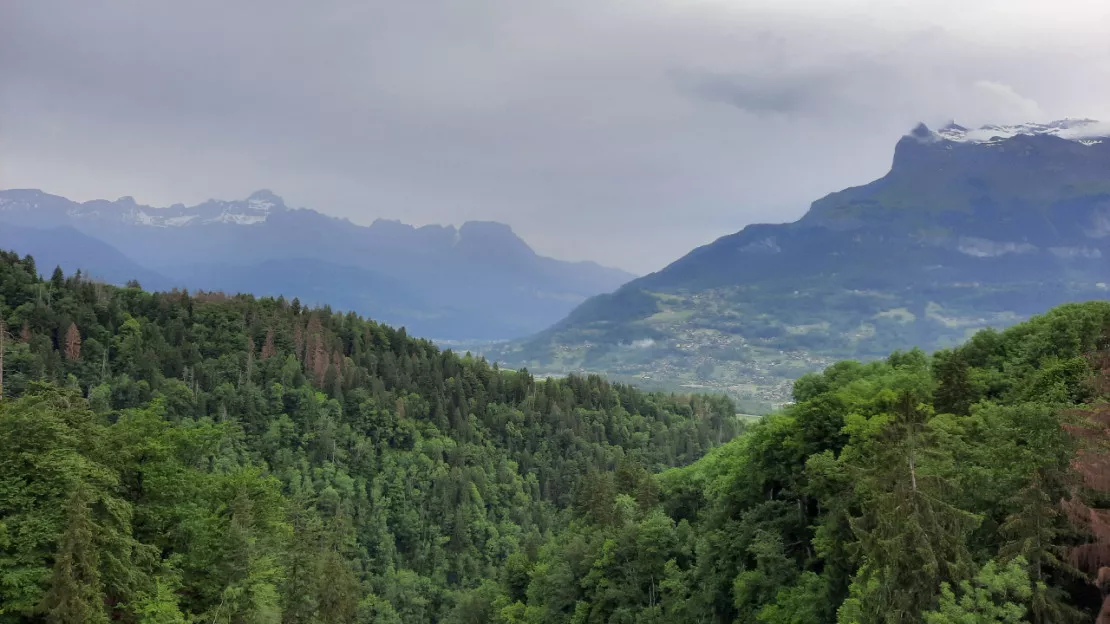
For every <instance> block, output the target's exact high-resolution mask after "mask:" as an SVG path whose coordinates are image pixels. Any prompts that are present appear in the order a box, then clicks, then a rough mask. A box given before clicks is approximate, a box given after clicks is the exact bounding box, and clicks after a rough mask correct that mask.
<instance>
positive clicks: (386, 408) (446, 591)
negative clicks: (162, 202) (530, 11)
mask: <svg viewBox="0 0 1110 624" xmlns="http://www.w3.org/2000/svg"><path fill="white" fill-rule="evenodd" d="M0 318H2V319H3V320H4V323H5V326H6V327H7V335H8V338H7V339H6V341H5V345H4V348H3V349H2V350H0V352H3V353H4V360H3V371H4V376H3V395H2V396H3V398H2V400H0V439H2V440H3V444H2V445H0V622H13V623H14V622H20V623H22V622H42V621H46V622H62V623H76V622H108V621H121V622H136V623H157V624H162V623H167V624H169V623H180V622H226V623H256V622H257V623H264V622H273V623H278V622H281V623H287V622H288V623H299V622H358V623H369V622H373V623H394V624H395V623H398V622H402V623H406V624H407V623H416V622H444V623H474V624H477V623H484V622H494V623H498V624H593V623H597V624H601V623H605V624H618V623H627V624H632V623H643V622H647V623H651V622H659V623H662V622H667V623H679V624H685V623H689V624H694V623H698V624H708V623H713V624H726V623H734V622H739V623H756V622H763V623H768V624H820V623H832V622H837V623H843V624H871V623H884V624H886V623H900V624H904V623H917V622H922V623H925V624H947V623H958V624H972V623H974V624H979V623H1011V622H1035V623H1048V622H1053V623H1055V622H1069V621H1077V622H1082V621H1092V620H1094V619H1095V617H1096V614H1097V613H1098V612H1099V609H1100V608H1101V605H1102V604H1103V602H1104V599H1105V597H1106V595H1107V593H1108V591H1110V586H1108V585H1107V584H1106V583H1105V580H1104V579H1106V578H1107V576H1108V572H1110V568H1108V567H1107V564H1110V479H1108V478H1107V472H1106V470H1107V468H1106V467H1107V466H1110V408H1108V407H1107V402H1106V401H1107V398H1108V397H1110V333H1108V332H1110V303H1107V302H1093V303H1088V304H1070V305H1066V306H1063V307H1060V308H1057V309H1055V310H1053V311H1051V312H1050V313H1048V314H1045V315H1043V316H1039V317H1035V318H1034V319H1033V320H1031V321H1028V322H1026V323H1024V324H1021V325H1018V326H1015V327H1013V328H1010V329H1008V330H1006V331H1003V332H995V331H990V330H988V331H983V332H980V333H978V334H977V335H975V337H974V338H972V339H971V340H970V341H968V342H967V343H966V344H964V345H962V346H960V347H958V348H955V349H952V350H944V351H940V352H937V353H935V354H933V355H926V354H925V353H923V352H921V351H909V352H899V353H895V354H893V355H891V356H889V357H888V358H886V359H884V360H881V361H875V362H871V363H866V364H861V363H858V362H850V361H849V362H841V363H838V364H835V365H833V366H832V367H830V368H828V369H827V370H825V371H824V372H822V373H820V374H812V375H808V376H805V377H803V378H801V379H800V380H798V381H797V383H796V384H795V386H794V398H795V402H794V403H793V404H792V405H790V406H788V407H787V408H785V409H784V410H782V411H780V412H778V413H775V414H773V415H770V416H768V417H766V418H764V419H763V420H762V421H761V422H759V423H758V424H756V425H754V426H752V427H750V428H749V429H748V430H747V431H744V432H743V433H742V435H739V436H738V437H734V434H736V433H737V432H738V426H737V424H736V421H735V420H734V414H733V407H732V405H731V404H730V403H729V402H728V400H727V399H723V398H709V397H704V396H700V397H678V396H672V395H663V394H643V393H640V392H638V391H636V390H634V389H632V388H629V387H625V386H620V385H611V384H609V383H607V382H606V381H604V380H603V379H600V378H597V377H586V378H583V377H570V378H567V379H565V380H546V381H538V380H536V379H534V378H533V377H531V376H530V375H529V374H528V373H526V372H523V371H521V372H510V371H503V370H498V369H497V368H496V367H495V366H491V365H488V364H487V363H486V362H484V361H483V360H480V359H474V358H470V357H458V356H456V355H454V354H452V353H450V352H441V351H439V350H437V349H436V348H435V347H434V346H432V345H431V344H430V343H428V342H426V341H421V340H415V339H412V338H410V337H408V336H406V335H405V333H404V331H402V330H393V329H390V328H388V327H385V326H382V325H379V324H376V323H373V322H371V321H367V320H363V319H361V318H358V317H356V316H354V315H336V314H332V313H330V312H329V311H328V310H326V309H317V310H307V309H303V308H302V307H301V306H300V305H299V304H298V302H296V301H293V302H286V301H283V300H281V299H276V300H275V299H254V298H251V297H247V296H236V297H228V296H225V295H221V294H200V293H198V294H193V295H189V294H185V293H178V292H175V293H164V294H152V293H148V292H144V291H142V290H141V289H139V288H137V287H136V288H124V289H116V288H112V287H107V286H103V285H101V284H97V283H93V282H90V281H88V280H85V279H83V278H81V277H80V276H71V277H66V276H64V275H63V274H62V273H61V272H60V271H57V272H55V273H54V275H53V277H52V278H51V279H49V280H42V279H40V278H39V277H38V276H37V269H36V267H35V266H34V263H33V260H31V259H29V258H23V259H21V258H19V257H17V256H14V255H4V256H2V261H0ZM706 453H708V454H706ZM703 455H704V457H702V456H703ZM699 457H700V459H699ZM653 473H654V474H653ZM1107 616H1110V612H1108V613H1107V614H1105V615H1104V617H1107Z"/></svg>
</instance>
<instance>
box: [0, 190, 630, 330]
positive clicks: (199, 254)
mask: <svg viewBox="0 0 1110 624" xmlns="http://www.w3.org/2000/svg"><path fill="white" fill-rule="evenodd" d="M59 228H61V229H59ZM3 230H6V232H7V234H5V233H4V231H3ZM17 230H18V231H19V232H21V233H20V234H18V235H17V234H16V232H17ZM47 232H53V234H48V233H47ZM78 239H80V240H81V242H80V243H76V242H74V241H76V240H78ZM53 241H57V242H53ZM0 244H3V245H4V246H5V247H7V248H12V249H14V250H16V251H18V252H20V253H28V252H29V251H32V250H31V248H30V247H31V246H33V247H34V249H33V251H34V252H35V253H34V255H35V257H36V258H40V259H41V261H42V262H43V263H45V264H49V265H50V267H49V268H52V267H53V266H54V264H61V265H62V266H63V267H64V268H66V269H68V270H70V271H72V270H75V269H78V268H81V269H85V270H86V271H88V272H91V273H92V274H94V275H97V276H99V277H101V278H103V279H105V280H107V281H113V282H123V281H127V280H128V279H131V278H139V279H140V281H141V282H142V283H143V285H144V286H148V287H150V288H166V287H171V286H178V287H186V288H203V289H221V290H228V291H243V292H252V293H255V294H258V295H279V294H283V295H286V296H287V297H290V298H292V297H300V298H301V299H302V300H304V301H305V302H306V303H310V302H311V303H320V304H324V303H327V304H330V305H332V306H333V307H335V308H337V309H343V310H353V311H357V312H360V313H364V314H368V315H371V316H372V317H374V318H375V319H378V320H381V321H384V322H388V323H390V324H393V325H398V326H405V327H406V328H407V329H408V330H409V331H410V332H412V333H415V334H417V335H421V336H428V337H432V338H442V339H455V340H475V339H504V338H513V337H518V336H523V335H527V334H529V333H533V332H536V331H539V330H541V329H543V328H544V327H547V326H548V325H550V324H551V323H554V322H555V321H557V320H559V319H560V318H562V317H563V316H565V315H566V314H567V313H568V312H569V311H570V310H572V309H573V308H574V306H575V305H577V304H579V303H581V302H583V301H584V300H585V299H586V298H587V297H590V296H592V295H596V294H599V293H604V292H610V291H612V290H614V289H616V288H617V287H618V286H620V285H621V284H623V283H625V282H627V281H628V280H630V279H632V278H633V277H634V276H632V275H630V274H628V273H625V272H623V271H620V270H617V269H609V268H606V267H602V266H599V265H596V264H593V263H589V262H562V261H559V260H554V259H552V258H545V257H543V256H539V255H537V254H536V253H535V252H534V251H532V249H531V248H530V247H529V246H528V244H527V243H525V242H524V241H523V240H521V239H520V238H519V237H518V236H517V235H516V234H515V233H514V232H513V231H512V229H511V228H510V227H509V226H508V225H504V224H501V223H489V222H469V223H465V224H463V225H462V226H461V227H458V228H455V227H452V226H436V225H433V226H425V227H413V226H411V225H406V224H404V223H400V222H397V221H384V220H379V221H375V222H374V223H373V224H371V225H370V226H367V227H363V226H359V225H355V224H353V223H351V222H350V221H346V220H342V219H335V218H331V217H328V216H325V215H323V214H321V213H319V212H316V211H313V210H306V209H293V208H290V207H288V206H286V205H285V202H283V201H282V199H281V198H280V197H278V196H277V195H275V194H273V193H272V192H270V191H266V190H262V191H258V192H256V193H254V194H252V195H251V196H250V197H248V198H246V199H243V200H237V201H222V200H209V201H207V202H204V203H202V204H199V205H196V206H184V205H181V204H177V205H174V206H171V207H169V208H152V207H150V206H143V205H139V204H137V203H136V202H135V200H134V199H132V198H130V197H123V198H120V199H118V200H116V201H106V200H95V201H90V202H84V203H76V202H72V201H69V200H68V199H66V198H64V197H58V196H56V195H50V194H47V193H44V192H42V191H38V190H8V191H0ZM105 249H107V250H111V251H112V253H108V252H106V251H104V250H105ZM97 250H99V251H97ZM45 264H44V265H45Z"/></svg>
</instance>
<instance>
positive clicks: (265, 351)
mask: <svg viewBox="0 0 1110 624" xmlns="http://www.w3.org/2000/svg"><path fill="white" fill-rule="evenodd" d="M274 355H275V351H274V328H273V327H271V328H270V329H268V330H266V340H265V342H263V343H262V353H261V354H260V355H259V359H263V360H266V359H269V358H272V357H274Z"/></svg>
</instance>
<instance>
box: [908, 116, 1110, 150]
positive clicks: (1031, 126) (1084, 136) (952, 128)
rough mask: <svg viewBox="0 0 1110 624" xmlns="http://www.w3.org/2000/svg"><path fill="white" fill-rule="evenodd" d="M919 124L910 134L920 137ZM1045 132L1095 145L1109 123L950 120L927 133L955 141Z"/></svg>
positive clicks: (1106, 133)
mask: <svg viewBox="0 0 1110 624" xmlns="http://www.w3.org/2000/svg"><path fill="white" fill-rule="evenodd" d="M920 128H921V126H918V128H916V129H915V130H914V132H913V136H915V137H918V138H922V137H921V135H920V130H919V129H920ZM1041 134H1048V135H1052V136H1055V137H1059V138H1061V139H1067V140H1069V141H1075V142H1077V143H1081V144H1083V145H1095V144H1097V143H1101V142H1102V139H1104V138H1106V137H1108V136H1110V123H1104V122H1100V121H1096V120H1094V119H1059V120H1057V121H1050V122H1048V123H1024V124H1013V125H1001V126H999V125H992V124H988V125H985V126H981V127H979V128H975V129H969V128H965V127H963V126H961V125H959V124H956V123H950V124H948V125H947V126H944V127H943V128H941V129H940V130H937V131H935V132H932V133H930V136H929V137H928V138H929V139H932V140H943V141H952V142H954V143H997V142H999V141H1004V140H1006V139H1009V138H1013V137H1015V136H1018V135H1041Z"/></svg>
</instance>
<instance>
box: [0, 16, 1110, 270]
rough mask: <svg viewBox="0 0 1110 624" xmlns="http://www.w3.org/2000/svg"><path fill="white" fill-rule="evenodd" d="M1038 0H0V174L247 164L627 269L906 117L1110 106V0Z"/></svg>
mask: <svg viewBox="0 0 1110 624" xmlns="http://www.w3.org/2000/svg"><path fill="white" fill-rule="evenodd" d="M1063 5H1065V6H1061V5H1060V3H1055V4H1053V5H1052V7H1047V6H1045V3H1042V2H1036V1H1034V0H1007V1H1005V2H1004V1H1002V0H981V1H979V2H975V3H967V2H961V3H957V2H955V1H954V0H934V1H932V2H929V3H924V2H920V1H918V0H888V1H879V0H829V1H825V2H816V1H815V0H797V1H795V2H777V1H772V0H762V1H760V2H745V3H736V2H726V1H725V0H720V1H717V0H702V1H701V2H680V1H679V0H645V1H643V2H621V1H619V0H600V1H599V0H535V1H532V2H518V1H515V0H473V1H470V0H423V1H421V2H386V1H384V0H374V1H369V2H356V1H354V0H350V1H340V0H327V1H324V2H318V3H305V2H299V1H296V2H293V1H266V2H262V1H256V0H251V1H246V0H241V1H238V2H222V1H215V0H195V1H193V2H187V3H186V2H179V3H159V2H146V1H143V0H132V1H124V0H108V1H106V2H97V3H74V2H64V1H61V0H39V1H36V2H32V3H8V4H6V5H5V6H4V8H3V9H0V187H21V186H33V187H41V188H43V189H45V190H49V191H52V192H56V193H60V194H65V195H69V196H72V197H74V198H76V199H91V198H94V197H117V196H120V195H134V196H135V197H136V198H137V199H138V200H140V201H144V202H147V203H152V204H156V205H168V204H171V203H175V202H178V201H182V202H195V201H201V200H203V199H206V198H208V197H213V196H215V197H241V196H245V195H246V194H247V193H249V192H250V191H252V190H254V189H256V188H261V187H266V188H272V189H274V190H275V191H277V192H279V193H281V194H283V195H284V196H285V197H286V199H287V200H289V201H290V202H291V203H293V204H297V205H305V206H309V207H313V208H316V209H319V210H321V211H324V212H328V213H331V214H335V215H339V216H345V217H349V218H351V219H353V220H355V221H358V222H369V221H371V220H372V219H374V218H376V217H386V218H398V219H402V220H404V221H408V222H412V223H417V224H420V223H433V222H439V223H459V222H461V221H464V220H467V219H495V220H500V221H505V222H507V223H510V224H511V225H512V226H513V227H514V229H516V230H517V231H518V232H519V233H520V234H521V235H522V236H524V237H525V238H526V240H528V241H529V242H530V243H532V244H533V246H534V247H536V248H537V249H538V250H540V251H541V252H544V253H548V254H551V255H554V256H557V257H564V258H570V259H583V258H588V259H596V260H599V261H602V262H605V263H608V264H613V265H617V266H621V267H625V268H629V269H633V270H638V271H649V270H654V269H657V268H660V267H661V266H663V265H664V264H666V263H667V262H669V261H671V260H673V259H675V258H676V257H678V256H680V255H681V254H683V253H684V252H686V251H688V250H689V249H690V248H692V247H694V246H696V245H699V244H703V243H705V242H708V241H710V240H712V239H713V238H715V237H717V236H720V235H722V234H726V233H729V232H732V231H735V230H737V229H739V228H741V227H742V226H743V225H745V224H747V223H750V222H755V221H782V220H788V219H793V218H796V217H797V216H799V215H800V214H801V213H802V212H803V211H804V210H805V208H806V207H807V205H808V203H809V202H810V201H811V200H813V199H816V198H817V197H819V196H820V195H822V194H824V193H826V192H829V191H833V190H837V189H839V188H842V187H844V186H848V185H852V184H859V183H862V182H866V181H868V180H869V179H871V178H874V177H877V176H879V175H882V173H883V172H884V171H885V169H886V167H887V166H888V165H889V162H890V156H891V149H892V147H893V144H894V142H895V141H896V140H897V138H898V137H899V136H900V135H901V134H902V133H903V132H905V131H907V130H908V129H909V128H910V127H912V125H913V123H915V122H917V121H919V120H924V121H926V122H931V123H938V122H944V121H947V120H948V119H952V118H954V119H958V120H960V121H961V122H962V123H965V124H975V123H982V122H988V121H992V122H1012V121H1024V120H1026V118H1028V117H1030V116H1038V117H1040V118H1042V119H1046V118H1050V117H1053V118H1055V117H1063V116H1090V117H1096V118H1103V119H1108V118H1110V110H1107V109H1108V108H1110V105H1108V104H1107V102H1110V82H1108V81H1106V80H1104V79H1103V78H1105V77H1106V76H1108V75H1110V44H1108V43H1107V41H1106V39H1105V32H1104V30H1105V27H1104V25H1105V24H1106V23H1110V7H1108V6H1106V5H1105V3H1103V2H1098V1H1080V0H1072V1H1065V2H1063Z"/></svg>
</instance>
